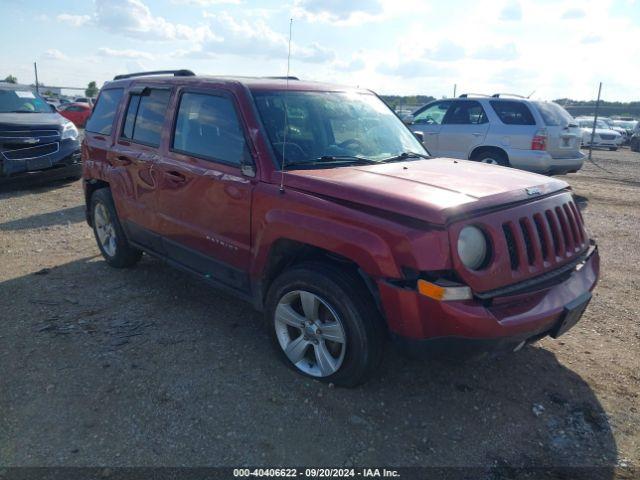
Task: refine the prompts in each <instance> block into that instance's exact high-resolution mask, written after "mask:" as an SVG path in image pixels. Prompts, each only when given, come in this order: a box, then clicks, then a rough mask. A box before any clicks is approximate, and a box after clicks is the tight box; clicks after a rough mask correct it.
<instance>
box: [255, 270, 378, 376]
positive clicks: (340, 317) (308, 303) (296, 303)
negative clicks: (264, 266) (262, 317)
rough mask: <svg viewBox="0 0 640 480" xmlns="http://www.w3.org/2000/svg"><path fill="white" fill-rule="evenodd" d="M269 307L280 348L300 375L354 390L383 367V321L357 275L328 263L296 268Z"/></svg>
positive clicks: (281, 280)
mask: <svg viewBox="0 0 640 480" xmlns="http://www.w3.org/2000/svg"><path fill="white" fill-rule="evenodd" d="M266 304H267V305H266V306H267V308H266V315H267V320H268V322H269V324H270V327H271V333H272V337H273V341H274V344H275V347H276V349H277V350H278V351H279V353H280V355H281V357H282V359H283V360H284V362H285V363H286V364H287V365H288V366H289V367H291V368H293V369H294V370H295V371H297V372H298V373H301V374H303V375H306V376H309V377H313V378H316V379H318V380H320V381H324V382H332V383H335V384H336V385H341V386H346V387H352V386H355V385H358V384H360V383H363V382H364V381H366V380H367V379H368V378H369V377H370V376H371V374H372V373H373V372H374V371H375V370H376V368H377V367H378V365H379V363H380V360H381V358H382V351H383V344H384V328H383V324H382V319H381V318H380V314H379V313H378V310H377V308H376V306H375V303H374V300H373V298H372V297H371V295H370V293H369V292H368V291H367V290H366V287H365V286H364V285H363V282H362V280H361V279H360V278H358V276H357V275H355V274H354V273H352V272H350V271H348V270H345V269H342V268H338V267H335V266H333V265H331V264H324V263H315V262H314V263H305V264H301V265H298V266H295V267H293V268H292V269H290V270H288V271H286V272H285V273H283V274H282V275H281V276H280V277H278V278H277V279H276V280H275V282H274V283H273V285H272V286H271V288H270V289H269V293H268V294H267V301H266Z"/></svg>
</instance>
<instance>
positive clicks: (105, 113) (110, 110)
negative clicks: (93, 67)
mask: <svg viewBox="0 0 640 480" xmlns="http://www.w3.org/2000/svg"><path fill="white" fill-rule="evenodd" d="M123 91H124V90H123V89H122V88H111V89H109V90H102V92H100V97H99V98H98V103H96V106H95V108H94V109H93V113H92V114H91V117H89V120H88V121H87V126H86V130H87V132H94V133H100V134H102V135H111V130H112V128H113V118H114V117H115V115H116V110H118V104H119V103H120V100H121V99H122V93H123ZM69 108H70V107H69ZM69 108H68V109H67V110H69Z"/></svg>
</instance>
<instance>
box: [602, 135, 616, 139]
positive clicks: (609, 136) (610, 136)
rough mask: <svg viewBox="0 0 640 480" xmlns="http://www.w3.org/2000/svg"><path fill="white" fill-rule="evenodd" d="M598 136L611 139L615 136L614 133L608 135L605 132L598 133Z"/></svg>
mask: <svg viewBox="0 0 640 480" xmlns="http://www.w3.org/2000/svg"><path fill="white" fill-rule="evenodd" d="M600 138H601V139H602V140H613V139H614V138H616V136H615V135H609V134H607V133H601V134H600Z"/></svg>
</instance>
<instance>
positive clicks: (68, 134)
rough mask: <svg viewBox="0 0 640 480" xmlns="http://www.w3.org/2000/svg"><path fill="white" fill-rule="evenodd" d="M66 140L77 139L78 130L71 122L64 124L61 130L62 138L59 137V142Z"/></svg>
mask: <svg viewBox="0 0 640 480" xmlns="http://www.w3.org/2000/svg"><path fill="white" fill-rule="evenodd" d="M67 138H70V139H71V140H75V139H76V138H78V129H77V128H76V126H75V125H74V124H73V122H67V123H65V124H64V127H63V128H62V136H61V137H60V140H66V139H67Z"/></svg>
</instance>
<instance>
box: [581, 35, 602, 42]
mask: <svg viewBox="0 0 640 480" xmlns="http://www.w3.org/2000/svg"><path fill="white" fill-rule="evenodd" d="M601 41H602V37H601V36H600V35H595V34H590V35H585V36H584V37H582V38H581V39H580V43H583V44H588V43H598V42H601Z"/></svg>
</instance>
